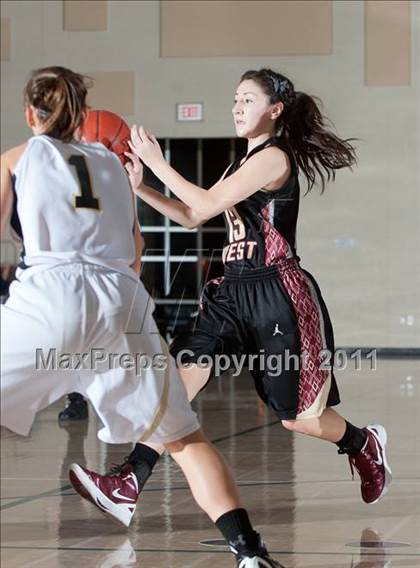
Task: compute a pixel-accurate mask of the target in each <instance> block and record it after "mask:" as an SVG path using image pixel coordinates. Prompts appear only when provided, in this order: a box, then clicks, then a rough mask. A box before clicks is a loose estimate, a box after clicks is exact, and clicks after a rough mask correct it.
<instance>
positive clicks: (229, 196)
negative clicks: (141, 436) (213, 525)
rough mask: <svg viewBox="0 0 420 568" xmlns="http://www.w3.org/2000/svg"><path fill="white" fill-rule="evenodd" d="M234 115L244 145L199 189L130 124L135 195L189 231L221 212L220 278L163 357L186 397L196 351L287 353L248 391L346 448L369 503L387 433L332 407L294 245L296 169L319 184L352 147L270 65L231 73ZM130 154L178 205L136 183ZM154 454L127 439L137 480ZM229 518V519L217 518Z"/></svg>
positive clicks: (291, 423)
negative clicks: (178, 362)
mask: <svg viewBox="0 0 420 568" xmlns="http://www.w3.org/2000/svg"><path fill="white" fill-rule="evenodd" d="M232 112H233V117H234V121H235V127H236V132H237V135H238V136H239V137H241V138H246V139H247V140H248V151H247V154H246V156H244V157H243V158H242V159H241V160H238V161H236V162H234V163H233V164H231V165H230V166H229V167H228V169H227V170H226V172H225V174H224V175H223V177H222V179H221V180H219V182H218V183H216V184H215V185H214V186H213V187H212V188H211V189H209V190H208V191H206V190H204V189H203V188H201V187H198V186H196V185H194V184H193V183H190V182H189V181H187V180H186V179H184V178H183V177H182V176H181V175H180V174H178V173H177V172H176V171H175V170H174V169H173V168H172V167H171V166H170V165H169V164H168V163H167V162H166V161H165V159H164V157H163V155H162V152H161V150H160V147H159V144H158V142H157V140H156V139H155V137H154V136H153V135H151V134H150V133H148V132H147V131H146V130H145V129H144V128H142V127H141V128H140V129H138V128H137V127H133V130H132V144H131V150H132V152H131V153H129V154H127V155H128V156H129V157H130V159H131V164H130V165H128V166H127V170H128V173H129V175H130V180H131V185H132V187H133V190H134V191H135V193H136V194H137V195H138V196H140V197H141V198H142V199H143V200H144V201H146V202H147V203H148V204H149V205H151V206H152V207H154V208H155V209H157V210H158V211H159V212H160V213H162V214H164V215H166V216H168V217H169V218H170V219H172V220H173V221H175V222H177V223H179V224H181V225H183V226H184V227H188V228H193V227H196V226H197V225H199V224H201V223H203V222H205V221H206V220H208V219H209V218H211V217H214V216H216V215H218V214H220V213H222V212H223V213H224V215H225V219H226V226H227V230H228V239H227V243H226V246H225V248H224V250H223V260H224V264H225V270H224V275H223V276H221V277H220V278H217V279H215V280H213V281H210V282H209V283H207V285H206V287H205V290H204V293H203V295H202V299H201V309H200V312H199V316H198V319H197V323H196V326H195V329H194V331H193V332H191V333H190V334H188V335H187V336H180V337H178V338H176V339H175V341H174V343H173V345H172V350H171V351H172V354H173V355H174V356H176V355H181V354H182V353H184V357H183V358H182V362H183V363H184V362H185V363H189V365H188V366H184V365H182V366H181V368H180V372H181V374H182V377H183V380H184V383H185V385H186V388H187V391H188V395H189V399H190V400H192V399H193V398H194V396H195V395H196V394H197V393H198V392H199V390H200V389H201V388H203V387H204V386H205V385H206V383H207V382H208V380H209V378H210V377H211V373H212V370H211V369H210V368H204V369H203V368H202V367H199V366H198V365H194V364H192V365H191V363H194V362H196V361H197V360H198V359H199V357H200V355H210V356H211V357H215V356H216V355H218V354H227V355H241V354H248V355H261V354H262V357H263V359H262V360H263V362H264V359H266V358H268V357H269V356H270V355H271V356H272V355H279V356H283V357H284V359H286V356H296V358H295V359H293V361H296V359H298V360H299V364H298V365H297V366H296V365H289V366H287V365H284V366H283V370H281V371H279V372H278V373H274V374H273V373H270V372H267V371H266V368H267V366H266V365H260V367H259V368H258V369H257V370H255V368H254V369H253V370H251V372H252V374H253V377H254V380H255V385H256V390H257V392H258V394H259V395H260V396H261V398H262V399H263V400H264V402H265V403H266V404H267V405H268V406H269V407H270V408H271V409H273V410H274V412H275V413H276V414H277V416H278V417H279V418H280V420H281V423H282V425H283V426H284V427H285V428H287V429H288V430H292V431H295V432H300V433H303V434H307V435H310V436H313V437H316V438H320V439H323V440H326V441H329V442H331V443H333V444H336V445H337V446H338V453H340V454H347V455H348V457H349V461H350V464H351V466H352V467H355V468H356V469H357V471H358V472H359V474H360V477H361V494H362V498H363V500H364V501H365V502H366V503H375V502H377V501H378V500H379V499H380V498H381V497H382V496H383V495H384V494H385V492H386V490H387V488H388V485H389V483H390V481H391V471H390V469H389V467H388V464H387V462H386V456H385V444H386V432H385V429H384V428H383V426H380V425H370V426H366V427H365V428H358V427H356V426H354V425H352V424H351V423H349V422H347V421H346V420H344V418H342V417H341V416H340V415H339V414H338V413H337V412H336V411H335V410H333V408H332V407H333V406H335V405H337V404H338V403H339V402H340V400H339V394H338V389H337V384H336V381H335V378H334V374H333V371H332V370H331V369H328V368H327V367H326V366H324V365H323V364H322V363H323V356H324V354H325V352H330V353H333V352H334V339H333V331H332V326H331V322H330V319H329V316H328V311H327V308H326V306H325V304H324V302H323V299H322V296H321V293H320V290H319V288H318V286H317V284H316V282H315V280H314V279H313V277H312V276H311V275H310V274H309V273H308V272H306V271H305V270H304V269H303V268H302V267H301V266H300V259H299V257H298V256H297V254H296V244H295V235H296V223H297V218H298V210H299V181H298V175H299V174H301V175H302V176H303V177H304V178H306V180H307V184H308V190H311V189H312V187H313V186H314V184H315V182H316V181H318V182H320V185H321V189H322V191H324V188H325V184H326V182H327V181H329V180H333V179H334V177H335V171H336V170H337V169H340V168H344V167H351V166H352V165H353V164H354V163H355V161H356V160H355V151H354V148H353V146H352V145H351V143H350V141H349V140H343V139H340V138H339V137H338V136H337V135H336V134H335V133H333V132H332V131H331V130H329V129H328V128H327V127H326V125H325V120H324V117H323V116H322V114H321V112H320V110H319V108H318V105H317V103H316V102H315V100H314V99H313V98H312V97H310V96H309V95H307V94H305V93H303V92H298V91H295V89H294V86H293V84H292V82H291V81H290V80H289V79H288V78H287V77H285V76H283V75H281V74H279V73H276V72H274V71H272V70H270V69H261V70H259V71H248V72H246V73H245V74H244V75H243V76H242V77H241V80H240V84H239V86H238V89H237V92H236V94H235V103H234V107H233V111H232ZM139 158H141V161H142V162H143V164H146V165H147V166H148V167H149V168H151V170H152V171H153V172H154V173H155V175H156V176H157V177H158V178H159V179H160V180H161V181H162V182H163V183H164V184H165V185H166V186H167V187H169V188H170V189H171V191H172V192H173V193H174V194H175V195H176V196H177V197H178V198H179V200H180V201H178V200H175V199H171V198H168V197H166V196H164V195H162V194H161V193H159V192H157V191H155V190H154V189H152V188H150V187H147V186H146V185H144V183H143V166H142V164H141V162H140V160H139ZM185 350H188V352H187V353H185ZM260 361H261V359H260ZM284 362H285V361H284ZM151 449H153V450H154V451H155V454H153V456H154V457H153V459H150V458H151V455H152V454H151ZM160 453H161V448H157V447H154V448H150V447H148V446H145V445H143V444H137V445H136V447H135V448H134V450H133V452H132V454H131V455H130V456H129V458H128V461H129V463H131V464H133V466H134V467H135V468H138V469H141V470H142V471H143V472H144V474H143V475H144V483H145V482H146V480H147V478H148V476H149V475H150V474H151V471H152V469H153V466H154V464H155V463H156V461H157V459H158V457H159V454H160ZM113 474H114V475H118V470H116V471H114V472H113ZM234 521H235V517H234V515H233V516H232V518H228V517H226V522H228V523H229V522H231V523H232V525H233V524H234Z"/></svg>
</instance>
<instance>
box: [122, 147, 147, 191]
mask: <svg viewBox="0 0 420 568" xmlns="http://www.w3.org/2000/svg"><path fill="white" fill-rule="evenodd" d="M124 154H125V155H126V156H127V158H128V159H129V160H130V161H129V162H127V163H126V164H125V166H124V167H125V169H126V171H127V173H128V178H129V180H130V185H131V189H132V190H133V191H134V192H135V191H136V190H138V189H139V188H140V186H141V184H142V182H143V174H144V167H143V164H142V163H141V161H140V158H139V157H138V156H137V155H136V154H133V153H131V152H124Z"/></svg>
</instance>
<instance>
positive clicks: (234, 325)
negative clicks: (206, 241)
mask: <svg viewBox="0 0 420 568" xmlns="http://www.w3.org/2000/svg"><path fill="white" fill-rule="evenodd" d="M243 335H244V330H243V329H242V326H241V323H240V322H239V320H238V318H237V315H236V313H235V311H234V306H233V302H232V299H231V294H230V291H229V290H227V289H226V287H225V286H224V284H223V281H222V279H216V281H210V282H209V283H208V284H207V285H206V287H205V289H204V291H203V295H202V298H201V302H200V310H199V313H198V317H197V319H196V321H195V322H194V325H193V328H192V329H190V330H188V331H186V332H184V333H180V334H179V335H178V336H177V337H176V338H175V339H174V341H173V342H172V344H171V347H170V351H171V354H172V356H173V357H174V358H175V360H176V364H177V367H178V371H179V375H180V377H181V379H182V381H183V383H184V386H185V389H186V391H187V396H188V400H189V401H192V400H193V399H194V398H195V397H196V395H197V394H198V393H199V392H200V391H201V390H202V389H203V388H204V387H205V386H206V385H207V383H208V382H209V380H210V379H211V377H212V374H213V368H212V366H211V361H214V358H215V356H216V354H219V353H226V352H228V353H229V352H238V353H239V352H241V351H243V348H244V346H243V342H242V340H241V336H243ZM197 362H198V363H199V364H197ZM163 452H164V447H163V445H156V444H153V443H151V442H150V440H148V441H147V442H142V441H141V440H140V441H138V442H137V443H136V444H135V446H134V448H133V451H132V452H131V453H130V455H129V456H127V458H126V459H125V461H124V462H123V463H122V464H121V465H118V466H115V467H113V468H112V469H111V470H110V473H112V474H116V473H119V472H120V471H121V470H122V469H123V468H124V467H125V465H126V464H127V463H129V464H131V465H132V466H133V467H134V468H135V470H136V472H137V477H138V483H139V488H140V490H141V489H142V488H143V487H144V485H145V484H146V482H147V480H148V479H149V477H150V476H151V474H152V471H153V468H154V467H155V465H156V464H157V462H158V460H159V457H160V456H161V455H162V453H163Z"/></svg>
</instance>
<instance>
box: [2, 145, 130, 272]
mask: <svg viewBox="0 0 420 568" xmlns="http://www.w3.org/2000/svg"><path fill="white" fill-rule="evenodd" d="M13 181H14V190H15V193H16V198H17V204H16V213H17V217H18V220H19V222H18V223H17V224H18V225H19V223H20V231H19V229H18V230H17V232H21V234H20V235H19V236H20V237H21V238H22V240H23V247H24V249H23V262H24V265H26V266H28V267H31V266H37V267H38V268H41V267H43V266H44V267H45V266H51V265H57V264H61V263H68V262H80V261H82V262H90V263H93V264H100V265H103V266H105V267H108V268H110V269H114V270H117V271H122V272H125V273H128V274H130V275H133V274H134V273H133V271H132V270H131V268H130V265H131V264H132V263H133V262H134V258H135V244H134V237H133V225H134V219H135V217H134V215H135V212H134V201H133V195H132V192H131V189H130V186H129V182H128V178H127V175H126V173H125V171H124V168H123V167H122V165H121V162H120V161H119V159H118V157H117V156H116V155H115V154H113V153H112V152H110V151H109V150H107V149H106V148H105V146H103V145H102V144H100V143H94V144H88V143H84V142H71V143H63V142H60V141H59V140H56V139H54V138H50V137H49V136H45V135H42V136H34V137H32V138H31V139H30V140H29V141H28V144H27V147H26V148H25V151H24V152H23V154H22V156H21V157H20V159H19V161H18V163H17V165H16V168H15V170H14V172H13ZM14 217H15V221H16V215H14ZM13 228H14V229H15V230H16V227H13Z"/></svg>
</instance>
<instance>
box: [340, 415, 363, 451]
mask: <svg viewBox="0 0 420 568" xmlns="http://www.w3.org/2000/svg"><path fill="white" fill-rule="evenodd" d="M366 438H367V435H366V432H364V431H363V430H362V429H361V428H357V426H353V424H350V422H347V420H346V431H345V432H344V436H343V437H342V438H341V440H339V441H338V442H336V445H337V446H338V448H339V450H338V453H339V454H349V455H352V454H358V453H359V452H360V450H361V449H362V448H363V446H364V445H365V442H366Z"/></svg>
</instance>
